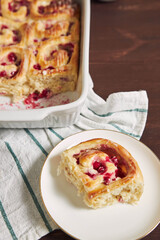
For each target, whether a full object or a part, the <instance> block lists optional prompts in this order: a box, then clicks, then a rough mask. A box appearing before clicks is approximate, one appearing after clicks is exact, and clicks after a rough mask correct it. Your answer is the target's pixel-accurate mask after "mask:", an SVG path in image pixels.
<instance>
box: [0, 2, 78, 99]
mask: <svg viewBox="0 0 160 240" xmlns="http://www.w3.org/2000/svg"><path fill="white" fill-rule="evenodd" d="M0 9H1V14H0V15H1V16H0V46H1V56H0V94H6V95H9V96H11V97H12V99H13V100H14V101H18V100H20V99H21V98H26V97H28V96H30V95H31V94H34V93H36V100H37V99H38V97H37V96H38V95H39V94H40V93H41V92H43V91H44V90H45V91H46V90H47V91H48V92H50V94H49V96H51V95H53V94H57V93H62V92H66V91H74V90H75V87H76V83H77V79H78V63H79V35H80V21H79V6H78V4H75V3H73V2H72V1H71V0H54V1H53V0H52V1H51V0H43V1H42V0H33V1H31V0H1V1H0ZM42 9H43V11H42ZM11 47H12V48H11ZM13 55H14V56H15V59H16V60H15V61H12V62H10V61H9V60H8V59H9V58H8V57H7V56H13ZM13 59H14V57H13ZM18 61H19V62H18ZM23 63H24V64H23ZM23 65H24V67H23ZM16 84H18V85H16ZM14 88H15V90H14ZM20 88H21V89H20Z"/></svg>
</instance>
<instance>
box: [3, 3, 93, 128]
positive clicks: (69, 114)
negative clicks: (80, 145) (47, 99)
mask: <svg viewBox="0 0 160 240" xmlns="http://www.w3.org/2000/svg"><path fill="white" fill-rule="evenodd" d="M77 2H78V3H79V4H80V6H81V32H80V39H81V40H80V64H79V76H78V83H77V87H76V90H75V91H76V94H75V95H76V96H77V97H76V99H75V100H74V101H73V102H70V103H68V104H63V105H58V106H50V107H44V108H40V109H25V110H21V109H20V110H18V109H16V110H15V109H14V108H13V109H10V110H1V109H0V128H48V127H66V126H69V125H72V124H74V123H76V121H78V118H79V115H80V112H81V109H82V106H83V104H84V103H85V99H86V97H87V94H88V76H89V34H90V1H89V0H77ZM0 103H1V99H0Z"/></svg>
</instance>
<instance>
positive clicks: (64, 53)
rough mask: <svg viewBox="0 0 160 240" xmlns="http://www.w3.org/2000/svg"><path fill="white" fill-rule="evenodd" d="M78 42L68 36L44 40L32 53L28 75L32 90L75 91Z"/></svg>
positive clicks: (56, 92)
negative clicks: (71, 40)
mask: <svg viewBox="0 0 160 240" xmlns="http://www.w3.org/2000/svg"><path fill="white" fill-rule="evenodd" d="M77 67H78V44H77V43H75V42H68V38H67V37H61V38H55V39H54V40H48V41H44V42H42V43H41V44H40V45H39V46H38V47H37V48H36V49H33V51H32V52H31V54H30V58H29V69H28V72H27V77H28V78H29V79H30V85H31V88H32V89H33V90H32V91H33V92H34V91H39V92H41V91H43V89H50V90H51V92H52V93H53V94H58V93H60V92H66V91H73V90H74V89H75V84H76V80H77V72H78V69H77Z"/></svg>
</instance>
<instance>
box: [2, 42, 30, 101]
mask: <svg viewBox="0 0 160 240" xmlns="http://www.w3.org/2000/svg"><path fill="white" fill-rule="evenodd" d="M27 68H28V50H27V49H25V50H23V49H21V48H18V47H13V46H12V47H4V48H2V49H1V51H0V92H1V94H4V95H7V96H13V97H14V100H18V99H20V98H22V96H23V95H27V94H28V93H29V87H28V86H27V79H26V72H27Z"/></svg>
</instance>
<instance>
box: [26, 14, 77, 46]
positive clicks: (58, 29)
mask: <svg viewBox="0 0 160 240" xmlns="http://www.w3.org/2000/svg"><path fill="white" fill-rule="evenodd" d="M61 36H68V39H69V40H75V41H79V21H78V19H76V18H71V19H67V20H60V21H55V20H52V19H49V20H41V21H34V22H33V23H32V24H31V25H30V27H29V28H28V30H27V45H28V46H34V45H39V43H40V42H42V41H46V40H48V39H52V38H58V37H61Z"/></svg>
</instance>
